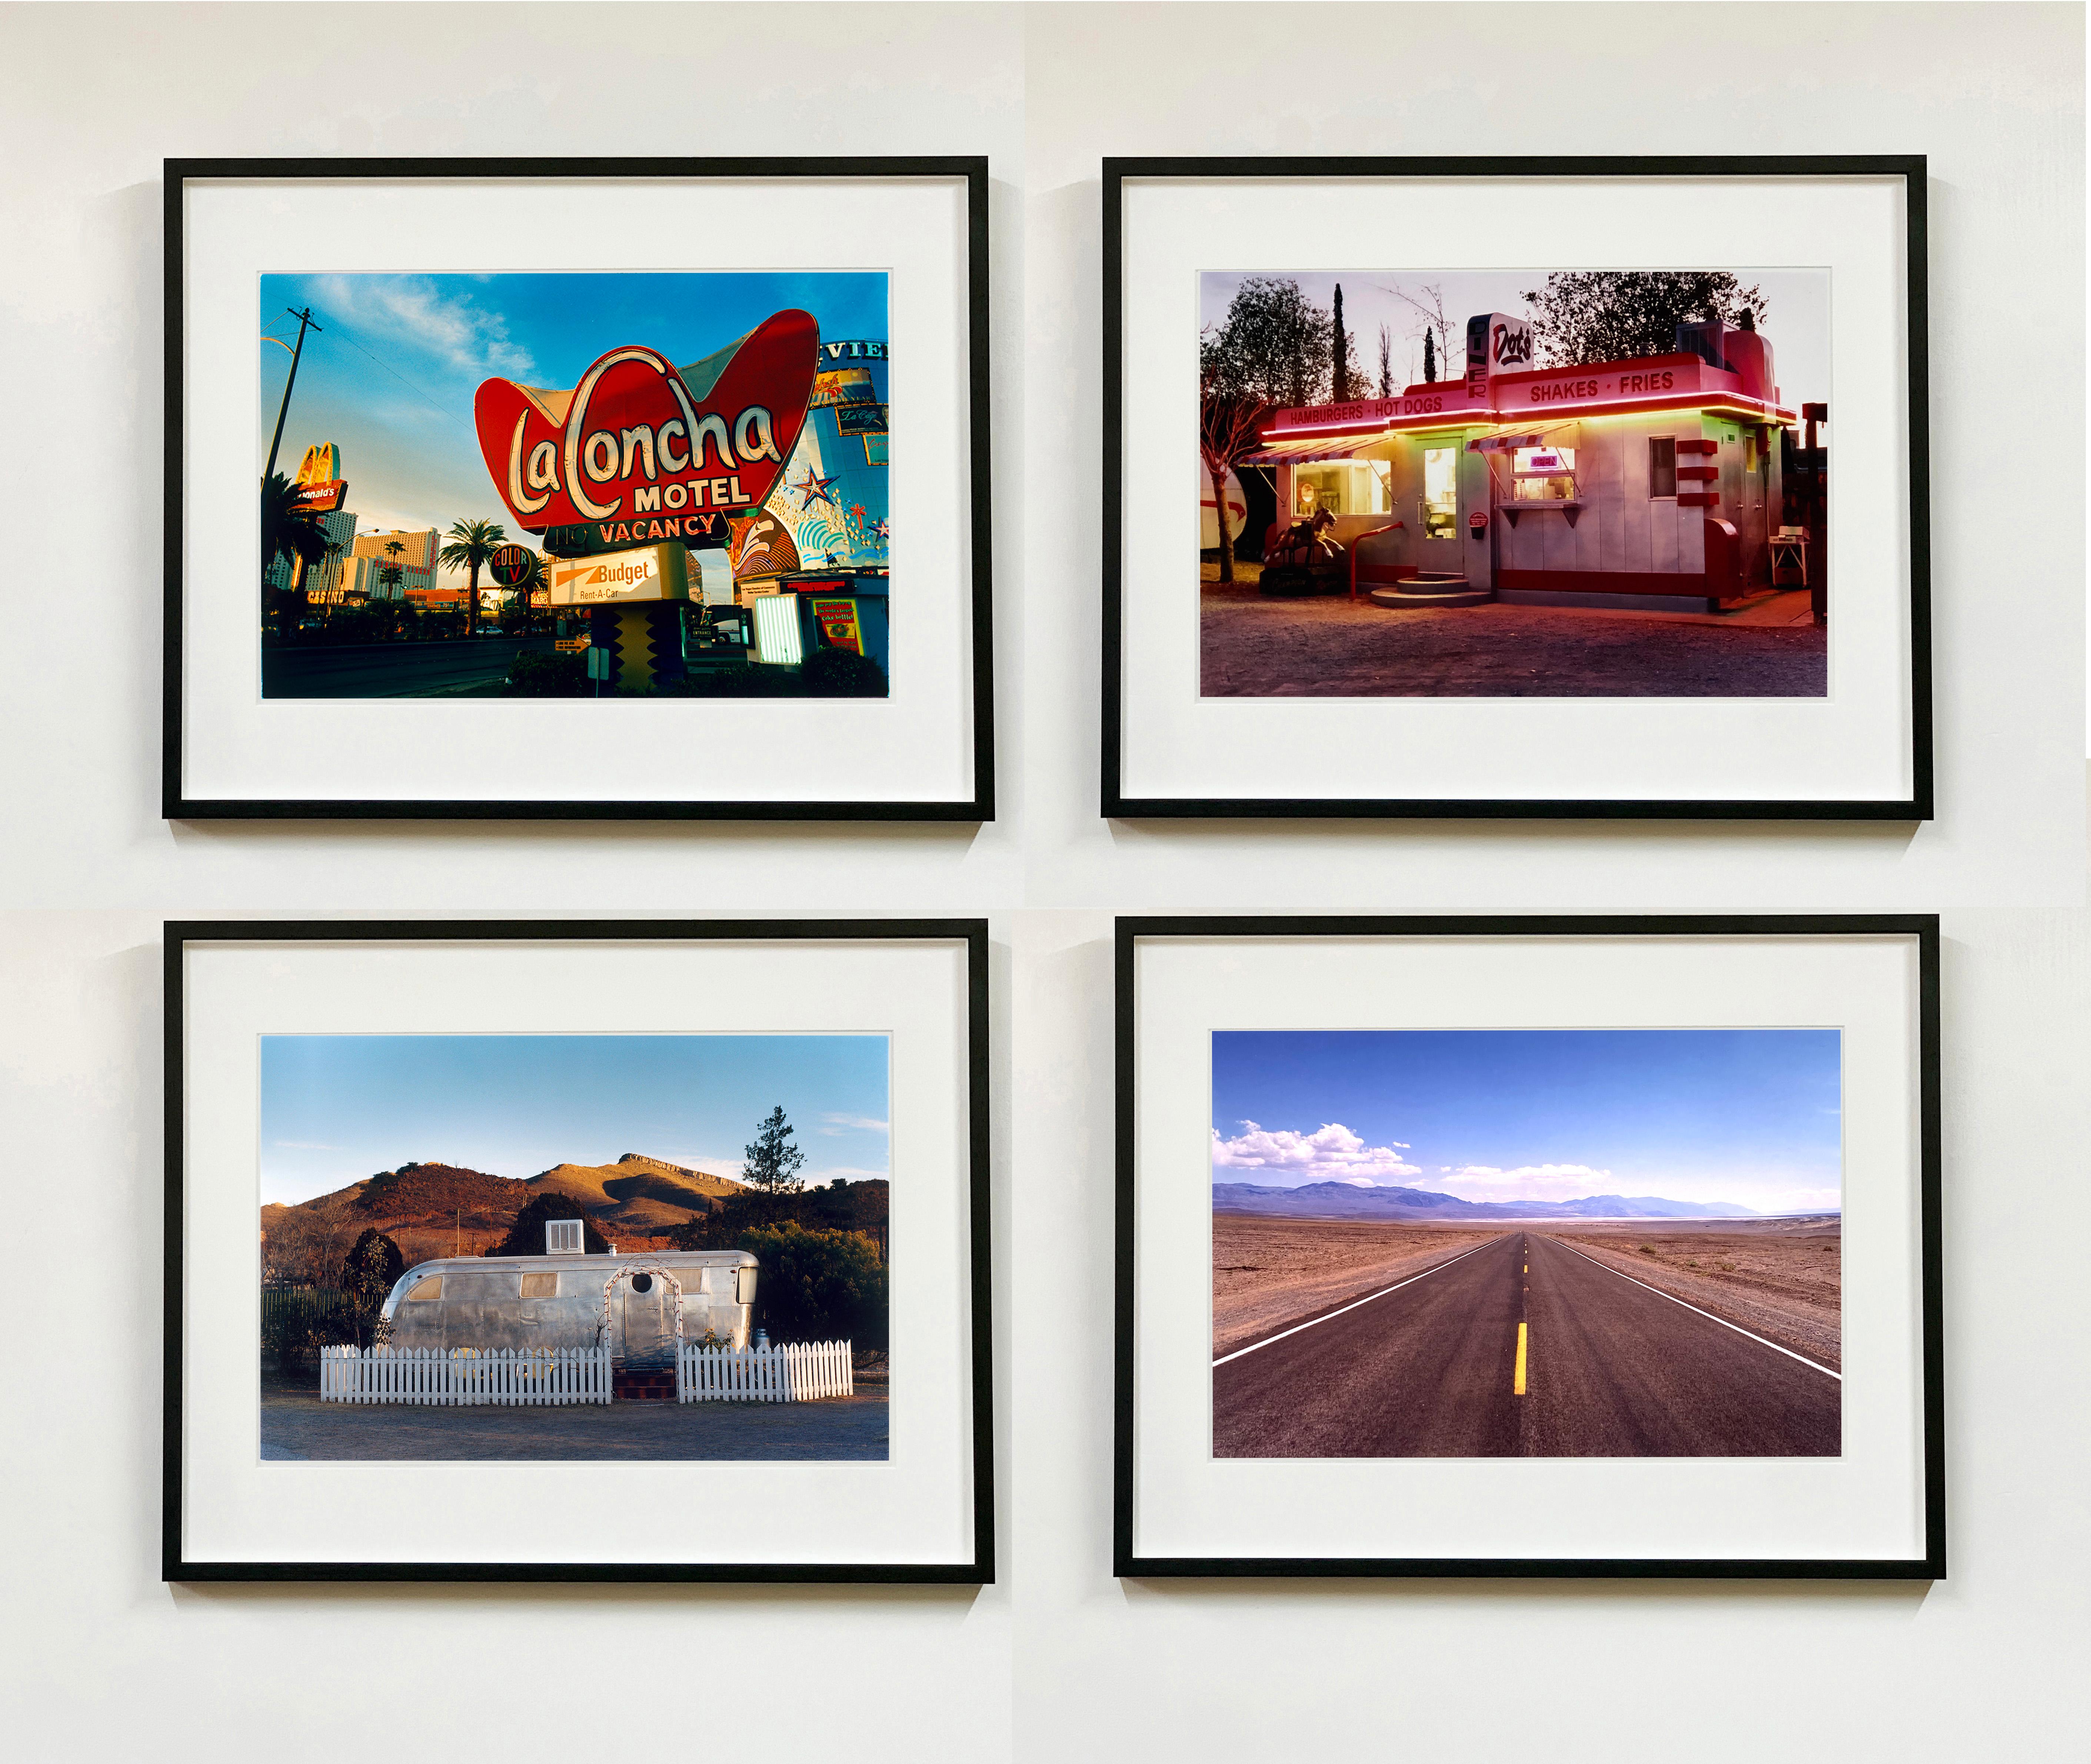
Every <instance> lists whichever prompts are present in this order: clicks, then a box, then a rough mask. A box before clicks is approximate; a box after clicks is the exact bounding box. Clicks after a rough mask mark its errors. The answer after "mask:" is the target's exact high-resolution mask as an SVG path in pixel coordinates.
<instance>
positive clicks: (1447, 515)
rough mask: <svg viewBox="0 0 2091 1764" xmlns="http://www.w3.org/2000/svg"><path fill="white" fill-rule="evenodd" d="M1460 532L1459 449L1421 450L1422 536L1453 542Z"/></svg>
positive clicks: (1432, 448) (1429, 448) (1430, 448)
mask: <svg viewBox="0 0 2091 1764" xmlns="http://www.w3.org/2000/svg"><path fill="white" fill-rule="evenodd" d="M1423 536H1424V537H1425V539H1455V538H1457V537H1458V536H1459V450H1458V449H1457V448H1455V447H1426V448H1425V449H1424V450H1423Z"/></svg>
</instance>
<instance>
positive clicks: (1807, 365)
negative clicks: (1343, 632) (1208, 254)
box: [1198, 265, 1830, 411]
mask: <svg viewBox="0 0 2091 1764" xmlns="http://www.w3.org/2000/svg"><path fill="white" fill-rule="evenodd" d="M1586 267H1591V268H1599V269H1602V268H1606V267H1610V266H1606V265H1589V266H1586ZM1640 267H1646V268H1655V269H1661V268H1663V267H1666V266H1664V265H1645V266H1640ZM1716 267H1724V266H1716ZM1249 273H1256V274H1260V275H1276V274H1280V273H1284V274H1288V275H1290V277H1291V279H1292V280H1293V281H1296V282H1298V283H1299V284H1300V288H1301V290H1303V291H1304V293H1306V294H1307V295H1309V296H1310V297H1311V298H1312V299H1313V301H1314V302H1315V303H1316V304H1317V305H1319V306H1323V307H1326V306H1328V305H1329V304H1330V296H1331V295H1332V294H1333V293H1334V290H1335V286H1336V284H1337V283H1339V282H1341V283H1342V284H1343V329H1345V330H1347V331H1348V332H1349V333H1351V336H1352V338H1353V339H1354V340H1355V341H1356V345H1357V358H1356V359H1357V362H1358V365H1359V366H1360V368H1364V369H1365V371H1366V372H1369V374H1370V376H1371V377H1372V381H1373V396H1374V397H1377V396H1378V391H1379V328H1380V325H1382V323H1384V324H1385V325H1386V327H1387V329H1388V331H1389V332H1390V345H1391V346H1390V349H1389V351H1388V364H1389V366H1390V367H1391V368H1392V369H1393V370H1394V379H1395V390H1396V391H1397V392H1398V391H1399V390H1400V389H1402V388H1403V386H1406V385H1413V384H1414V383H1415V382H1416V381H1420V380H1421V379H1422V377H1423V325H1424V318H1423V314H1422V312H1421V311H1420V310H1419V309H1418V308H1417V306H1416V304H1415V303H1416V302H1419V301H1420V302H1421V303H1422V304H1423V305H1425V306H1434V304H1435V303H1434V302H1433V300H1432V298H1431V295H1430V294H1429V290H1430V289H1433V288H1434V289H1436V290H1438V301H1439V302H1440V303H1442V306H1443V308H1444V312H1445V316H1446V320H1447V321H1449V323H1450V325H1451V338H1452V347H1453V349H1454V351H1455V352H1456V351H1461V350H1464V348H1465V347H1466V335H1467V321H1468V319H1470V318H1472V317H1473V316H1475V315H1476V314H1477V313H1481V312H1508V313H1510V314H1511V315H1513V316H1516V317H1523V316H1525V314H1526V313H1527V312H1528V310H1529V309H1528V308H1527V306H1526V304H1525V303H1524V300H1522V299H1520V298H1519V296H1520V294H1522V292H1523V291H1524V290H1525V289H1527V288H1537V287H1538V286H1541V283H1542V282H1544V281H1545V279H1546V271H1545V270H1544V269H1334V270H1299V271H1291V272H1280V271H1276V270H1259V271H1255V272H1249V271H1243V270H1209V271H1207V272H1206V273H1205V275H1204V276H1203V277H1202V278H1201V280H1200V284H1199V299H1198V322H1199V323H1200V324H1201V325H1217V324H1218V323H1219V322H1220V321H1221V320H1222V319H1224V318H1225V317H1226V316H1227V302H1228V301H1229V300H1231V299H1233V298H1234V291H1235V289H1236V288H1237V287H1239V286H1240V285H1241V282H1242V279H1243V277H1244V275H1246V274H1249ZM1731 274H1733V275H1734V276H1735V278H1736V279H1737V280H1738V281H1740V282H1741V283H1742V284H1743V286H1744V287H1746V288H1747V287H1749V286H1752V285H1753V284H1754V285H1756V286H1757V287H1759V288H1760V289H1761V290H1763V293H1764V295H1765V299H1767V300H1769V301H1770V303H1771V305H1770V310H1769V312H1767V313H1766V314H1765V321H1764V325H1763V330H1764V333H1765V337H1766V338H1768V339H1769V340H1770V343H1771V348H1772V371H1773V372H1774V374H1775V375H1776V376H1777V377H1778V385H1779V389H1780V390H1781V391H1782V392H1783V394H1785V397H1786V402H1787V407H1788V408H1789V409H1791V410H1795V411H1798V410H1799V409H1800V406H1801V403H1802V402H1803V401H1804V400H1805V401H1808V402H1815V403H1826V402H1830V272H1829V271H1828V270H1826V269H1731ZM1403 295H1408V296H1409V298H1408V299H1403V298H1402V296H1403ZM1432 328H1433V329H1435V328H1436V327H1435V325H1433V327H1432ZM1465 371H1466V368H1465V359H1464V356H1462V357H1461V359H1460V366H1459V372H1462V373H1464V372H1465ZM1450 377H1451V376H1450V375H1448V374H1447V373H1446V371H1445V369H1444V368H1443V366H1442V364H1441V365H1440V367H1439V368H1438V378H1439V379H1441V380H1444V379H1448V378H1450Z"/></svg>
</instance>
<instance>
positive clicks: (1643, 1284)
mask: <svg viewBox="0 0 2091 1764" xmlns="http://www.w3.org/2000/svg"><path fill="white" fill-rule="evenodd" d="M1548 1241H1550V1242H1553V1243H1561V1240H1560V1239H1559V1237H1554V1238H1550V1239H1549V1240H1548ZM1561 1247H1562V1248H1563V1249H1564V1250H1567V1251H1569V1253H1570V1254H1573V1255H1581V1256H1583V1259H1584V1261H1585V1262H1587V1263H1589V1264H1590V1266H1591V1267H1593V1268H1602V1269H1603V1270H1604V1271H1606V1273H1607V1274H1619V1270H1618V1269H1617V1268H1615V1267H1613V1266H1612V1265H1611V1264H1610V1263H1608V1262H1600V1261H1599V1260H1598V1259H1597V1258H1596V1257H1595V1256H1593V1255H1583V1252H1582V1251H1581V1250H1578V1249H1576V1247H1575V1246H1574V1245H1572V1244H1567V1243H1561ZM1470 1253H1471V1252H1470ZM1619 1278H1620V1279H1621V1280H1624V1281H1626V1282H1627V1283H1628V1284H1629V1285H1632V1286H1638V1287H1640V1289H1642V1290H1643V1291H1644V1292H1649V1293H1654V1294H1655V1296H1656V1297H1658V1298H1666V1299H1668V1300H1669V1301H1670V1302H1671V1304H1673V1305H1684V1300H1683V1299H1681V1298H1679V1297H1678V1296H1677V1295H1676V1294H1675V1293H1666V1292H1665V1291H1663V1289H1662V1288H1661V1287H1659V1286H1650V1285H1649V1284H1648V1282H1647V1281H1646V1280H1636V1279H1635V1278H1634V1277H1633V1276H1632V1275H1631V1274H1619ZM1684 1308H1685V1309H1686V1310H1689V1311H1697V1312H1698V1314H1699V1315H1701V1317H1704V1318H1705V1319H1706V1320H1707V1321H1708V1322H1709V1323H1718V1324H1719V1325H1720V1326H1721V1327H1722V1328H1723V1329H1732V1330H1734V1331H1735V1333H1736V1334H1737V1335H1739V1336H1749V1338H1750V1340H1753V1341H1754V1342H1756V1343H1757V1345H1759V1346H1760V1347H1765V1348H1770V1349H1771V1351H1772V1352H1773V1353H1783V1354H1784V1355H1785V1356H1786V1357H1787V1358H1788V1359H1789V1360H1798V1361H1800V1363H1801V1364H1802V1365H1803V1366H1813V1367H1814V1368H1815V1370H1817V1371H1818V1372H1820V1373H1821V1374H1822V1375H1823V1376H1824V1377H1825V1378H1834V1379H1836V1381H1837V1382H1838V1383H1839V1384H1841V1383H1843V1382H1844V1375H1843V1373H1842V1372H1833V1371H1831V1370H1830V1368H1829V1367H1828V1366H1824V1365H1823V1364H1822V1362H1820V1361H1817V1360H1811V1359H1809V1357H1808V1356H1807V1355H1806V1354H1804V1353H1795V1352H1794V1351H1793V1349H1791V1348H1782V1347H1781V1346H1780V1345H1778V1343H1777V1342H1776V1341H1767V1340H1765V1338H1764V1337H1763V1336H1760V1335H1753V1334H1751V1332H1750V1331H1748V1330H1747V1329H1745V1328H1744V1327H1743V1326H1742V1325H1741V1324H1740V1323H1730V1322H1729V1321H1728V1319H1727V1318H1725V1317H1716V1316H1715V1315H1714V1314H1713V1312H1711V1311H1710V1310H1699V1307H1698V1306H1697V1305H1684Z"/></svg>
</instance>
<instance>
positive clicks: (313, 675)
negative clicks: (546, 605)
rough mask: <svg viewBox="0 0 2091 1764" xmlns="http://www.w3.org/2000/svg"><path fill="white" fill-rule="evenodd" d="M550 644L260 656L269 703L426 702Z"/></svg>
mask: <svg viewBox="0 0 2091 1764" xmlns="http://www.w3.org/2000/svg"><path fill="white" fill-rule="evenodd" d="M551 648H552V639H550V638H549V637H469V638H468V637H454V638H449V639H443V640H442V641H440V642H435V643H338V644H327V643H313V644H309V645H303V644H301V645H300V646H299V647H298V648H292V649H264V650H263V651H262V652H261V695H262V697H264V698H267V699H392V698H425V697H429V696H432V695H438V694H442V693H448V692H456V691H463V689H465V688H467V687H469V686H485V685H486V684H487V683H488V682H490V681H496V680H499V679H502V678H504V677H505V676H506V675H507V672H508V665H509V663H510V662H511V661H513V660H515V658H516V656H519V655H520V654H522V652H524V650H526V649H531V650H542V651H545V652H547V653H550V650H551Z"/></svg>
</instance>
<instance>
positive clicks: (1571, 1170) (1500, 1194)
mask: <svg viewBox="0 0 2091 1764" xmlns="http://www.w3.org/2000/svg"><path fill="white" fill-rule="evenodd" d="M1611 1183H1612V1172H1610V1170H1598V1169H1593V1168H1591V1167H1590V1166H1589V1164H1520V1165H1519V1166H1518V1167H1517V1168H1515V1169H1514V1170H1500V1169H1498V1168H1496V1167H1495V1166H1494V1164H1464V1165H1462V1166H1461V1167H1460V1168H1459V1169H1456V1170H1452V1171H1449V1172H1446V1176H1445V1179H1444V1180H1443V1181H1441V1182H1439V1183H1438V1188H1439V1189H1440V1190H1442V1191H1443V1192H1444V1193H1446V1194H1456V1195H1458V1196H1459V1198H1460V1199H1462V1200H1469V1201H1572V1200H1580V1199H1582V1198H1583V1197H1584V1196H1585V1195H1586V1194H1608V1193H1610V1191H1611V1188H1610V1185H1611Z"/></svg>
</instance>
